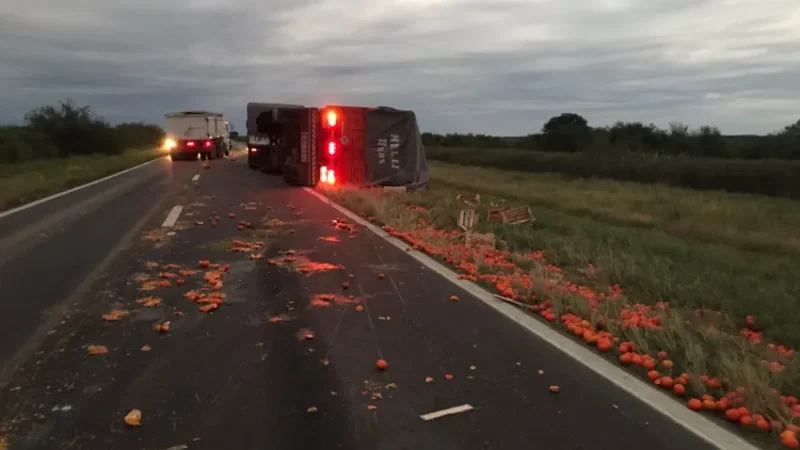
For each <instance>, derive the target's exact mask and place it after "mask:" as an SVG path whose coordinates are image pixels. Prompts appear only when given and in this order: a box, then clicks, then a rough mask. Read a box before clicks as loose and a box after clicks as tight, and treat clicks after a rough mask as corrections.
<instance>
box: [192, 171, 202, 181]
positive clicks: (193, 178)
mask: <svg viewBox="0 0 800 450" xmlns="http://www.w3.org/2000/svg"><path fill="white" fill-rule="evenodd" d="M199 179H200V174H199V173H196V174H194V176H193V177H192V181H194V182H195V183H197V180H199Z"/></svg>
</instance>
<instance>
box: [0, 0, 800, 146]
mask: <svg viewBox="0 0 800 450" xmlns="http://www.w3.org/2000/svg"><path fill="white" fill-rule="evenodd" d="M114 3H117V4H114ZM798 80H800V4H798V3H797V1H796V0H762V1H759V2H755V1H752V0H672V1H667V0H593V1H592V2H588V1H586V2H584V1H580V2H579V1H577V0H573V1H563V0H561V1H555V0H394V1H392V2H384V1H380V0H377V1H376V0H270V1H269V2H264V1H257V0H184V1H179V2H163V1H162V0H140V1H138V2H137V3H127V4H126V3H123V2H109V1H108V0H71V1H69V2H64V1H61V0H30V1H27V2H15V1H11V0H0V85H2V86H3V89H2V90H0V122H15V121H19V120H20V118H21V117H22V116H23V114H24V113H25V111H27V110H28V109H30V108H32V107H35V106H38V105H41V104H44V103H52V102H54V101H56V100H60V99H64V98H67V97H71V98H74V99H75V100H76V101H78V102H81V103H85V104H90V105H92V106H94V107H95V108H96V110H97V111H98V112H99V113H101V114H103V115H104V116H106V117H107V118H108V119H109V120H111V121H123V120H126V121H127V120H144V121H151V122H160V121H161V120H162V117H163V114H164V112H167V111H173V110H180V109H190V108H192V109H193V108H201V109H211V110H218V111H222V112H225V113H226V114H227V115H229V116H230V117H231V118H232V120H233V121H234V123H236V124H237V125H239V127H240V128H241V127H242V126H243V119H244V110H245V104H246V103H247V102H248V101H269V102H289V103H298V102H299V103H305V104H325V103H346V104H366V105H391V106H395V107H399V108H410V109H414V110H415V111H416V112H417V115H418V116H419V118H420V121H421V126H422V128H423V129H425V130H430V131H439V132H454V131H456V132H468V131H471V132H484V133H492V134H523V133H528V132H532V131H534V130H536V129H538V128H539V127H540V126H541V124H542V123H543V122H544V121H545V120H547V119H548V118H549V117H551V116H553V115H555V114H559V113H561V112H578V113H581V114H583V115H584V116H586V117H587V118H588V119H589V121H590V122H591V123H592V124H595V125H603V124H609V123H611V122H613V121H616V120H637V121H644V122H655V123H656V124H658V125H660V126H666V125H667V124H668V123H669V122H671V121H683V122H686V123H689V124H691V125H693V126H699V125H702V124H715V125H718V126H720V128H721V129H722V130H723V131H725V132H732V133H746V132H759V133H762V132H769V131H774V130H776V129H779V128H781V127H782V126H784V125H786V124H788V123H790V122H793V121H795V120H797V119H798V118H799V117H800V112H798V109H797V106H798V105H800V90H798V89H797V87H798Z"/></svg>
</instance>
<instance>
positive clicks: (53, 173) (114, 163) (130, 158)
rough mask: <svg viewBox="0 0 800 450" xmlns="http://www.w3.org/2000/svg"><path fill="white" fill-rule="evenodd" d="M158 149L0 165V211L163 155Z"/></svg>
mask: <svg viewBox="0 0 800 450" xmlns="http://www.w3.org/2000/svg"><path fill="white" fill-rule="evenodd" d="M163 155H164V153H162V152H160V151H158V150H127V151H124V152H122V153H121V154H118V155H100V154H98V155H87V156H70V157H67V158H51V159H43V160H39V161H29V162H25V163H19V164H5V165H4V164H0V211H4V210H6V209H10V208H13V207H16V206H19V205H23V204H25V203H28V202H31V201H34V200H36V199H39V198H42V197H46V196H48V195H52V194H55V193H58V192H61V191H63V190H66V189H69V188H72V187H75V186H79V185H81V184H84V183H88V182H90V181H94V180H97V179H99V178H103V177H106V176H108V175H111V174H113V173H116V172H119V171H121V170H124V169H127V168H129V167H133V166H136V165H138V164H141V163H144V162H147V161H149V160H151V159H154V158H157V157H159V156H163Z"/></svg>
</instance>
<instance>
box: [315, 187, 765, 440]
mask: <svg viewBox="0 0 800 450" xmlns="http://www.w3.org/2000/svg"><path fill="white" fill-rule="evenodd" d="M304 189H305V190H306V192H308V193H310V194H311V195H313V196H314V197H316V198H317V199H319V200H320V201H322V202H324V203H327V204H328V205H330V206H331V207H333V208H334V209H336V210H337V211H339V212H340V213H342V214H344V215H345V216H347V217H348V218H349V219H350V220H352V221H354V222H356V223H358V224H359V225H361V226H363V227H365V228H367V229H368V230H370V231H372V232H373V233H375V234H376V235H378V236H379V237H381V238H383V239H384V240H385V241H387V242H389V243H390V244H392V245H394V246H395V247H397V248H399V249H401V250H403V251H404V252H405V253H406V254H407V255H409V256H411V257H412V258H414V259H416V260H417V261H418V262H420V263H421V264H423V265H424V266H426V267H427V268H429V269H431V270H433V271H434V272H436V273H438V274H439V275H441V276H442V277H444V278H446V279H447V280H449V281H450V282H451V283H453V284H455V285H457V286H458V287H460V288H461V289H464V290H465V291H467V292H469V293H470V294H472V295H473V296H474V297H477V298H478V299H480V300H482V301H483V302H484V303H486V304H487V305H489V306H491V307H492V308H494V309H495V310H497V311H498V312H500V313H501V314H503V315H505V316H506V317H507V318H509V319H511V320H513V321H514V322H516V323H517V324H519V325H520V326H522V327H524V328H525V329H527V330H528V331H530V332H531V333H533V334H534V335H536V336H537V337H539V338H540V339H542V340H543V341H545V342H547V343H548V344H550V345H552V346H553V347H555V348H556V349H558V350H559V351H561V352H562V353H564V354H566V355H569V356H570V357H572V358H573V359H574V360H576V361H577V362H579V363H580V364H582V365H584V366H586V367H587V368H589V369H590V370H592V371H594V372H595V373H597V374H598V375H600V376H602V377H603V378H605V379H606V380H608V381H609V382H611V383H612V384H614V385H616V386H617V387H619V388H620V389H622V390H623V391H626V392H627V393H629V394H630V395H632V396H633V397H635V398H638V399H639V400H640V401H641V402H642V403H644V404H645V406H649V407H650V408H652V409H654V410H655V411H658V412H659V413H661V414H662V415H664V416H665V417H666V418H667V419H669V420H672V421H673V422H675V423H677V424H678V425H680V426H681V427H683V428H684V429H686V430H687V431H689V432H690V433H692V434H694V435H695V436H697V437H699V438H701V439H702V440H704V441H706V442H708V443H709V444H711V445H712V446H714V447H716V448H718V449H719V450H758V447H756V446H754V445H752V444H750V443H749V442H747V441H746V440H745V439H744V438H742V437H741V436H738V435H736V434H734V433H732V432H731V431H729V430H726V429H724V428H723V427H721V426H720V425H718V424H717V423H715V422H713V421H712V420H710V419H708V418H706V417H703V416H702V415H701V414H699V413H696V412H694V411H692V410H690V409H689V408H687V407H686V405H684V404H682V403H679V402H678V401H676V400H675V398H674V397H671V396H668V395H667V394H666V393H664V392H662V391H659V390H657V389H655V388H654V387H653V386H650V385H649V384H647V383H645V382H644V381H642V380H641V379H639V378H637V377H634V376H633V375H631V374H629V373H627V372H625V371H624V370H622V369H620V368H619V367H618V366H616V365H614V364H612V363H611V362H609V361H608V360H606V359H604V358H603V357H601V356H600V355H598V354H596V353H594V352H593V351H591V350H589V349H588V348H587V347H585V346H583V345H580V344H579V343H577V342H575V341H573V340H572V339H570V338H569V337H567V336H566V335H564V334H561V333H559V332H558V331H556V330H555V329H553V328H551V327H550V326H549V325H546V324H544V323H542V322H540V321H539V320H538V319H536V318H534V317H532V316H531V315H530V314H528V313H526V312H525V311H522V310H520V309H519V308H518V307H516V306H512V305H509V304H507V303H505V302H501V301H499V300H497V299H495V298H494V296H493V295H492V294H491V293H489V291H487V290H485V289H483V288H482V287H480V286H478V285H477V284H475V283H473V282H471V281H468V280H462V279H459V278H458V274H457V273H456V272H454V271H453V270H451V269H450V268H449V267H446V266H444V265H443V264H441V263H439V262H438V261H436V260H434V259H433V258H431V257H430V256H428V255H426V254H424V253H421V252H418V251H409V252H406V251H405V249H407V248H408V247H409V244H408V243H406V242H404V241H402V240H400V239H398V238H395V237H393V236H391V235H389V233H387V232H386V231H384V230H383V229H381V228H380V227H378V226H376V225H373V224H371V223H369V222H368V221H367V220H365V219H363V218H362V217H360V216H359V215H357V214H355V213H354V212H352V211H350V210H349V209H347V208H345V207H343V206H341V205H339V204H337V203H336V202H334V201H333V200H331V199H329V198H328V197H326V196H325V195H323V194H321V193H319V192H317V191H316V190H315V189H312V188H309V187H305V188H304Z"/></svg>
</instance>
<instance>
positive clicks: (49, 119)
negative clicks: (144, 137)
mask: <svg viewBox="0 0 800 450" xmlns="http://www.w3.org/2000/svg"><path fill="white" fill-rule="evenodd" d="M25 122H26V125H27V126H29V127H31V128H32V129H34V130H36V131H37V132H39V133H42V134H43V135H44V136H47V138H48V139H49V140H50V141H51V142H52V143H53V144H54V145H55V146H56V148H58V151H59V154H58V156H61V157H66V156H72V155H88V154H93V153H105V154H119V153H122V151H123V150H124V146H123V144H122V141H121V140H120V139H119V138H118V136H117V134H116V133H115V132H114V129H113V128H111V126H110V125H109V124H108V123H106V121H105V120H104V119H103V118H102V117H100V116H98V115H96V114H94V113H93V112H92V110H91V108H90V107H88V106H80V107H78V106H75V104H74V103H73V102H72V101H69V100H68V101H66V102H61V103H59V106H58V107H53V106H42V107H39V108H36V109H34V110H33V111H31V112H29V113H28V114H27V115H26V116H25Z"/></svg>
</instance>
